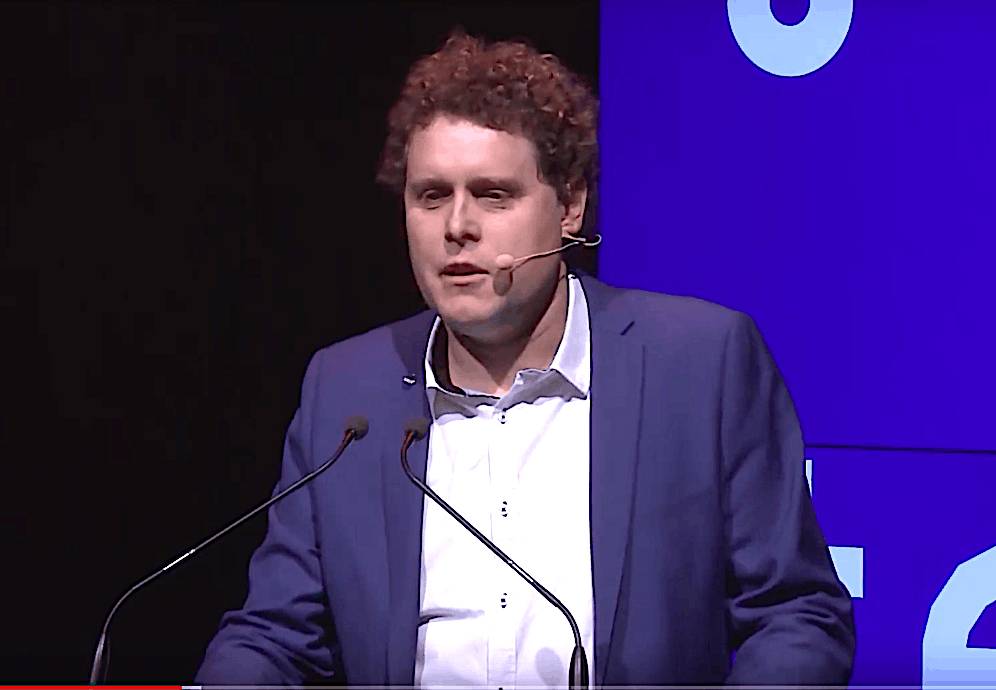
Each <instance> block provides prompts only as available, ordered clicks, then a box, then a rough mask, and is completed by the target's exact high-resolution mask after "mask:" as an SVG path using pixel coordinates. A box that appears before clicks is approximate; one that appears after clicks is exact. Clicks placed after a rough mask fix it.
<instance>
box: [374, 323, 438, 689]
mask: <svg viewBox="0 0 996 690" xmlns="http://www.w3.org/2000/svg"><path fill="white" fill-rule="evenodd" d="M434 318H435V314H432V313H425V314H420V315H419V316H417V317H415V318H413V319H409V320H408V321H405V322H402V323H401V324H398V326H397V327H396V328H395V331H394V336H395V349H396V350H397V351H398V354H399V355H400V358H401V361H402V363H403V367H404V370H403V371H402V370H399V371H397V372H395V373H396V377H397V386H398V394H397V395H396V396H395V397H394V399H393V400H392V401H391V402H390V403H389V409H390V413H389V414H387V415H385V418H386V419H388V420H389V422H388V424H390V425H391V426H392V427H393V429H391V430H389V431H388V432H387V435H386V438H387V439H388V441H387V443H386V444H385V447H384V451H383V454H382V457H381V463H382V464H381V471H382V475H383V482H384V519H385V523H386V529H387V563H388V570H389V572H388V582H389V587H388V589H389V592H388V596H389V600H388V615H389V617H390V619H389V622H388V626H387V641H386V642H387V650H386V651H387V657H386V666H387V668H386V676H387V677H386V678H385V683H386V684H390V685H409V686H410V685H412V684H413V683H414V673H415V644H416V636H417V634H418V607H419V584H420V579H421V577H420V574H421V550H422V504H423V496H422V493H421V492H420V491H419V490H418V488H416V487H415V486H414V485H413V484H412V483H411V481H410V480H409V479H408V477H407V476H406V475H405V473H404V470H402V468H401V455H400V451H401V440H402V435H403V431H404V425H405V422H407V421H408V420H409V419H411V418H413V417H425V418H426V419H430V416H429V404H428V401H427V399H426V396H425V376H424V369H423V358H424V355H425V345H426V341H427V339H428V335H429V329H430V328H431V326H432V320H433V319H434ZM409 375H411V376H413V377H414V379H415V383H414V384H411V385H409V384H408V383H406V382H405V381H403V380H402V379H403V378H404V377H406V376H409ZM394 429H396V432H395V431H394ZM428 448H429V443H428V439H427V438H426V439H423V440H421V441H416V442H415V443H414V444H413V445H412V447H411V449H410V450H409V451H408V462H409V464H410V465H411V467H412V471H413V472H415V474H416V475H417V476H419V477H421V478H422V479H425V468H426V458H427V456H428Z"/></svg>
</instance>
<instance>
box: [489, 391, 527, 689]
mask: <svg viewBox="0 0 996 690" xmlns="http://www.w3.org/2000/svg"><path fill="white" fill-rule="evenodd" d="M504 403H505V399H504V398H503V399H502V400H499V401H498V403H497V404H496V405H495V407H494V408H493V412H492V418H491V420H490V425H491V429H490V431H491V433H490V437H491V443H490V447H489V454H488V464H489V471H490V477H491V533H492V535H493V539H494V541H495V543H496V544H497V545H498V547H499V548H501V549H502V550H503V551H505V552H506V553H507V554H509V555H510V556H512V558H515V555H514V554H515V550H516V549H515V530H514V525H515V517H514V515H515V501H514V495H515V482H516V477H517V474H518V473H517V472H516V471H515V458H514V457H513V454H514V452H515V449H514V443H513V441H514V436H513V434H514V429H513V428H512V427H513V423H512V419H511V417H512V415H511V414H510V411H509V410H507V409H505V407H504V406H503V405H504ZM492 572H493V573H494V576H493V577H492V578H491V582H492V583H494V590H493V592H492V597H493V598H492V602H491V608H492V611H493V613H494V615H493V619H494V621H495V624H494V625H493V626H492V627H491V635H490V644H489V645H488V648H489V659H488V684H489V685H490V686H491V687H494V688H503V689H504V690H511V688H513V687H515V675H516V638H517V632H518V623H519V616H518V615H516V611H517V610H518V606H517V603H518V602H516V601H515V600H514V599H513V597H512V596H511V595H512V587H510V584H511V582H512V578H515V577H517V575H516V574H515V573H514V572H512V570H511V569H510V568H509V567H508V565H507V564H505V563H502V562H501V561H500V560H499V559H497V558H496V559H495V560H494V565H493V569H492Z"/></svg>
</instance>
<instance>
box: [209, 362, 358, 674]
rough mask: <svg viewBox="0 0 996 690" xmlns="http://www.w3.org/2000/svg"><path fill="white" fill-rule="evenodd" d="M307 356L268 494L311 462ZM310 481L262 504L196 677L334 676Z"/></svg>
mask: <svg viewBox="0 0 996 690" xmlns="http://www.w3.org/2000/svg"><path fill="white" fill-rule="evenodd" d="M319 358H320V355H316V356H315V357H314V358H312V361H311V363H310V364H309V365H308V370H307V373H306V374H305V378H304V385H303V387H302V395H301V406H300V407H299V408H298V410H297V412H296V413H295V415H294V418H293V420H292V421H291V424H290V427H289V429H288V431H287V436H286V439H285V442H284V454H283V464H282V467H281V476H280V481H279V483H278V485H277V487H276V489H275V490H274V493H276V492H277V491H280V490H282V489H283V488H285V487H287V486H289V485H290V484H292V483H293V482H294V481H296V480H297V479H299V478H300V477H301V476H303V475H304V474H306V473H307V472H309V471H310V470H312V469H314V465H313V463H312V462H311V458H310V455H311V454H310V452H309V448H310V436H311V433H310V431H311V412H310V411H311V409H312V404H313V401H314V396H315V389H316V386H317V378H318V370H319V366H318V360H319ZM313 511H314V508H313V505H312V493H311V486H310V485H306V486H304V487H302V488H300V489H298V490H297V491H295V492H294V493H292V494H290V495H288V496H286V497H284V498H283V499H282V500H281V501H279V502H278V503H276V504H274V505H273V506H271V507H270V509H269V513H268V527H267V533H266V537H265V538H264V540H263V543H262V544H261V545H260V546H259V548H257V549H256V551H255V552H254V553H253V556H252V559H251V561H250V563H249V594H248V596H247V598H246V601H245V604H244V605H243V606H242V608H241V609H240V610H237V611H230V612H228V613H226V614H225V615H224V616H223V617H222V619H221V624H220V626H219V629H218V632H217V633H216V634H215V637H214V639H213V640H212V641H211V643H210V644H209V645H208V648H207V651H206V653H205V657H204V661H203V662H202V664H201V667H200V670H199V671H198V672H197V675H196V682H197V683H201V684H209V685H214V684H219V685H229V684H237V685H301V684H304V683H306V682H314V681H321V680H324V681H331V680H333V679H335V680H339V679H338V678H336V677H335V676H336V664H335V657H336V655H335V650H336V648H337V647H336V639H335V633H334V628H333V624H332V618H331V614H330V610H329V606H328V602H327V599H326V595H325V592H324V588H323V586H322V577H321V565H320V562H319V555H318V546H317V540H316V536H315V528H314V521H313Z"/></svg>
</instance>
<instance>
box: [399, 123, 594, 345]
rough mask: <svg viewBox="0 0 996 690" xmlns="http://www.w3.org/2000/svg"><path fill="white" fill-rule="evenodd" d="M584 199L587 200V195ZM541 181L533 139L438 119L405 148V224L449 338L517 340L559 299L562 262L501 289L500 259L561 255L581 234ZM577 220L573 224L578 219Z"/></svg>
mask: <svg viewBox="0 0 996 690" xmlns="http://www.w3.org/2000/svg"><path fill="white" fill-rule="evenodd" d="M582 197H583V195H582ZM583 208H584V202H583V198H582V200H581V202H580V209H574V210H573V213H572V212H571V209H569V208H567V209H565V206H564V205H563V204H562V203H560V202H559V201H558V200H557V193H556V191H555V190H554V189H553V187H551V186H550V185H549V184H546V183H545V182H542V181H541V180H540V177H539V169H538V166H537V158H536V150H535V147H534V146H533V144H532V142H531V141H529V140H528V139H527V138H525V137H523V136H520V135H516V134H510V133H508V132H502V131H498V130H494V129H488V128H487V127H481V126H480V125H476V124H473V123H471V122H469V121H467V120H461V119H456V118H451V117H446V116H439V117H437V118H436V119H435V120H433V121H432V123H430V124H429V125H428V126H427V127H425V128H424V129H419V130H416V131H415V132H414V133H413V134H412V137H411V140H410V142H409V145H408V168H407V175H406V183H405V216H406V224H407V228H408V245H409V249H410V253H411V259H412V267H413V269H414V273H415V279H416V281H417V282H418V286H419V289H420V290H421V292H422V296H423V297H424V298H425V300H426V302H428V304H429V305H430V306H431V307H433V308H435V309H436V310H437V311H438V312H439V314H440V316H441V317H442V318H443V321H444V322H445V323H446V324H447V326H449V327H450V328H451V329H453V330H455V331H457V332H459V333H463V334H466V335H469V336H471V337H475V338H479V339H482V340H495V339H500V338H503V337H510V336H512V335H515V334H518V332H520V331H521V330H522V328H523V326H524V324H526V323H527V322H528V321H529V319H531V318H533V319H535V318H536V317H537V316H538V314H537V309H540V310H542V309H543V308H544V306H543V305H542V304H540V303H542V302H543V301H544V300H549V299H550V297H551V296H552V294H553V287H554V285H555V282H556V279H557V274H558V271H559V267H560V259H559V257H558V256H556V255H555V256H552V257H544V258H540V259H535V260H532V261H529V262H526V263H525V264H523V265H522V266H521V267H519V268H516V269H515V271H514V273H513V274H512V280H511V284H509V281H508V274H507V273H505V274H504V276H499V279H498V280H496V273H497V271H496V268H495V257H497V256H498V255H499V254H511V255H512V256H513V257H520V256H525V255H527V254H533V253H536V252H540V251H545V250H549V249H555V248H558V247H560V239H559V238H560V236H561V234H562V232H563V231H568V232H577V231H578V230H579V229H580V212H581V211H583ZM575 216H576V217H575Z"/></svg>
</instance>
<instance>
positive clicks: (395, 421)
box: [198, 35, 854, 688]
mask: <svg viewBox="0 0 996 690" xmlns="http://www.w3.org/2000/svg"><path fill="white" fill-rule="evenodd" d="M596 108H597V104H596V101H595V99H594V96H593V95H592V94H591V92H590V91H589V90H588V89H587V87H585V86H584V85H583V84H582V83H581V81H580V80H578V79H577V78H576V77H575V76H574V75H572V74H571V73H570V72H568V71H567V70H566V69H565V68H564V67H563V66H562V65H560V63H559V62H558V61H557V60H556V59H554V58H552V57H550V56H543V55H539V54H537V53H536V52H535V51H533V50H532V49H531V48H529V47H527V46H525V45H522V44H518V43H495V44H491V45H488V44H485V43H483V42H481V41H478V40H475V39H472V38H469V37H466V36H462V35H456V36H454V37H452V38H451V39H450V40H449V41H448V42H447V44H446V45H445V46H444V47H443V48H442V49H441V50H440V51H439V52H437V53H435V54H433V55H431V56H428V57H426V58H424V59H423V60H421V61H420V62H418V63H417V64H416V65H415V66H414V67H413V69H412V71H411V73H410V74H409V77H408V79H407V81H406V84H405V86H404V89H403V92H402V95H401V98H400V99H399V101H398V102H397V104H396V105H395V107H394V109H393V110H392V112H391V115H390V134H389V137H388V141H387V145H386V147H385V155H384V160H383V164H382V169H381V176H380V177H381V179H382V180H383V181H385V182H387V183H388V184H391V185H393V186H395V187H396V188H397V189H399V191H401V193H402V194H403V197H404V206H405V213H406V226H407V236H408V243H409V248H410V253H411V260H412V266H413V268H414V273H415V277H416V280H417V282H418V286H419V289H420V290H421V292H422V294H423V296H424V297H425V300H426V302H427V303H428V304H429V306H430V307H431V310H430V311H428V312H425V313H423V314H420V315H417V316H415V317H412V318H411V319H407V320H405V321H401V322H398V323H394V324H391V325H388V326H386V327H383V328H380V329H377V330H374V331H372V332H370V333H367V334H364V335H361V336H359V337H356V338H353V339H350V340H347V341H345V342H342V343H338V344H336V345H333V346H331V347H329V348H326V349H324V350H321V351H319V352H318V353H317V354H316V355H315V357H314V358H313V359H312V361H311V363H310V365H309V367H308V371H307V373H306V375H305V379H304V385H303V390H302V398H301V405H300V408H299V409H298V411H297V414H296V415H295V417H294V420H293V421H292V423H291V426H290V429H289V431H288V434H287V443H286V447H285V454H284V463H283V471H282V477H281V480H280V485H281V486H286V485H288V484H289V483H291V482H293V481H294V480H295V479H297V478H298V477H300V476H302V475H303V474H305V473H307V472H308V471H310V470H311V469H313V468H314V467H316V466H317V465H318V464H320V463H321V462H322V461H324V460H325V459H326V458H327V457H328V456H329V455H331V453H332V451H333V450H334V448H335V447H336V445H337V444H338V443H339V441H340V439H341V434H342V429H343V423H344V420H346V419H347V418H348V417H349V416H351V415H355V414H362V415H366V416H367V417H368V418H369V420H370V433H369V436H368V437H367V438H365V439H363V440H362V441H359V442H357V443H356V444H355V445H354V446H352V447H351V448H350V449H349V450H348V451H347V453H346V455H344V456H343V458H342V459H341V460H340V461H339V462H338V463H337V464H336V465H335V466H334V467H332V468H331V469H330V470H329V471H328V472H326V473H324V474H323V475H321V476H320V477H319V478H318V479H316V480H315V481H314V482H313V483H312V484H310V485H309V486H308V487H307V488H306V489H302V490H301V491H299V492H297V493H295V494H292V495H291V496H289V497H288V498H286V499H285V500H284V501H282V502H281V503H279V504H277V505H276V506H274V508H273V509H271V512H270V516H269V531H268V534H267V536H266V539H265V540H264V542H263V544H262V545H261V546H260V547H259V549H258V550H257V551H256V553H255V554H254V556H253V559H252V562H251V565H250V571H249V581H250V591H249V596H248V598H247V600H246V602H245V605H244V607H243V608H242V609H241V610H240V611H236V612H231V613H229V614H226V616H225V617H224V619H223V621H222V624H221V628H220V630H219V632H218V634H217V636H216V637H215V639H214V640H213V641H212V643H211V645H210V646H209V648H208V650H207V654H206V658H205V660H204V663H203V666H202V667H201V669H200V672H199V674H198V680H199V681H200V682H203V683H246V684H248V683H254V684H302V683H306V682H323V681H324V682H329V681H332V682H344V683H349V684H373V685H383V684H391V685H412V684H415V685H421V686H444V685H452V684H458V685H488V686H493V687H500V688H505V687H515V686H562V685H564V684H565V683H566V679H567V668H568V663H569V658H570V653H571V650H572V647H573V640H572V634H571V630H570V628H569V627H568V624H567V623H566V622H565V619H564V617H563V616H562V614H561V612H559V611H558V610H557V609H555V608H554V607H553V606H551V605H550V604H549V603H547V602H546V601H545V600H544V599H542V598H541V597H540V596H539V595H538V594H537V593H536V592H535V591H533V590H532V589H531V588H530V587H529V585H528V584H526V583H525V582H524V581H523V580H522V579H521V578H519V576H518V575H517V574H516V573H515V572H513V571H512V569H510V568H509V567H508V566H507V565H506V564H505V563H503V562H502V561H500V560H499V559H498V558H496V557H495V556H494V555H493V554H491V553H490V552H489V551H487V550H486V549H485V548H484V546H482V545H481V544H479V543H478V542H476V541H475V540H474V539H473V538H472V537H471V536H470V535H469V534H468V533H467V532H466V531H465V530H463V528H462V527H460V526H459V525H458V524H457V523H456V522H455V521H454V520H453V519H452V518H451V517H450V516H448V515H446V514H445V513H444V512H443V511H442V510H441V509H440V508H439V507H438V506H436V505H435V504H433V503H431V502H429V501H425V500H424V499H423V496H422V494H421V493H420V492H419V491H418V490H417V489H416V487H415V486H413V485H412V484H411V483H410V482H409V480H408V479H407V477H406V476H405V475H404V474H403V472H402V470H401V467H400V465H399V460H398V452H399V447H400V443H401V437H402V431H403V428H404V424H405V422H406V420H408V419H410V418H413V417H420V416H421V417H425V418H427V419H429V420H431V428H430V433H429V437H428V439H427V440H425V441H420V442H418V443H416V444H415V445H414V446H413V447H412V449H411V452H410V454H409V459H410V461H411V463H412V466H413V467H414V470H415V472H416V474H419V475H421V476H423V477H425V478H426V480H427V482H428V484H429V485H430V486H431V487H433V488H434V489H435V490H436V491H437V492H438V493H439V494H440V495H442V497H443V498H444V499H446V500H447V501H449V502H450V503H451V504H452V505H453V506H454V507H455V508H456V509H457V510H459V511H460V512H461V513H462V514H463V515H464V516H465V517H467V519H469V520H470V522H471V523H472V524H474V525H475V526H476V527H477V528H478V529H480V530H482V531H483V532H484V533H485V534H486V535H488V536H489V537H490V538H492V539H493V540H494V541H495V542H496V543H497V544H498V546H499V547H501V548H502V549H504V550H505V551H506V552H507V553H509V555H510V556H511V557H512V558H514V559H516V561H517V562H518V563H519V564H520V565H521V566H522V567H523V568H524V569H525V570H526V571H527V572H529V573H530V574H531V575H533V576H534V577H535V578H536V579H537V580H538V581H539V582H541V583H542V584H543V585H544V586H545V587H546V588H547V589H549V590H550V591H552V592H553V593H554V594H555V595H556V596H558V597H559V598H560V599H561V600H562V601H563V602H564V604H565V606H566V607H567V609H568V610H569V611H571V612H572V613H573V615H574V617H575V618H576V619H577V621H578V625H579V628H580V632H581V637H582V641H583V645H584V648H585V651H586V653H587V657H588V660H589V664H590V665H591V667H592V668H591V679H592V682H593V684H596V685H630V684H634V685H660V684H686V683H689V684H718V683H723V682H729V683H740V684H809V683H815V684H837V683H840V684H843V683H846V682H847V680H848V677H849V674H850V667H851V659H852V654H853V644H854V637H853V628H852V622H851V607H850V599H849V597H848V595H847V593H846V591H845V590H844V588H843V587H842V585H841V584H840V582H839V580H838V579H837V577H836V574H835V572H834V569H833V566H832V563H831V561H830V559H829V555H828V552H827V547H826V545H825V543H824V541H823V537H822V535H821V533H820V530H819V528H818V526H817V524H816V522H815V519H814V516H813V511H812V506H811V501H810V498H809V494H808V492H807V489H806V484H805V479H804V474H803V465H802V459H803V443H802V438H801V433H800V430H799V425H798V422H797V419H796V415H795V411H794V409H793V405H792V402H791V399H790V398H789V395H788V392H787V391H786V389H785V386H784V385H783V383H782V380H781V377H780V376H779V373H778V371H777V369H776V367H775V365H774V363H773V362H772V360H771V358H770V356H769V355H768V352H767V350H766V348H765V346H764V343H763V341H762V339H761V337H760V335H759V334H758V332H757V330H756V329H755V327H754V325H753V323H752V322H751V320H750V319H749V318H748V317H746V316H744V315H743V314H739V313H736V312H733V311H730V310H727V309H725V308H722V307H719V306H716V305H712V304H709V303H706V302H703V301H699V300H695V299H689V298H677V297H671V296H665V295H656V294H650V293H644V292H639V291H633V290H619V289H615V288H610V287H608V286H606V285H604V284H602V283H600V282H598V281H597V280H594V279H593V278H590V277H588V276H574V275H572V274H570V273H569V272H568V271H567V269H566V267H565V265H564V264H563V262H562V261H561V259H560V258H559V256H558V255H556V254H554V255H546V256H540V257H537V258H532V259H528V258H527V257H530V256H533V255H535V254H541V253H544V252H548V251H550V250H555V249H557V248H559V247H560V246H561V238H567V239H570V238H576V237H578V236H579V235H580V233H581V231H582V219H583V218H584V216H585V209H586V205H587V202H588V199H589V197H590V195H591V193H592V192H593V190H594V182H595V173H596V167H597V143H596V137H595V131H596V129H595V128H596ZM502 254H508V255H510V256H511V257H516V258H518V259H519V260H518V261H515V262H514V263H512V265H511V267H510V266H509V262H508V261H507V260H502V261H499V260H498V258H497V257H498V256H499V255H502ZM731 657H733V658H732V661H731Z"/></svg>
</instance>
